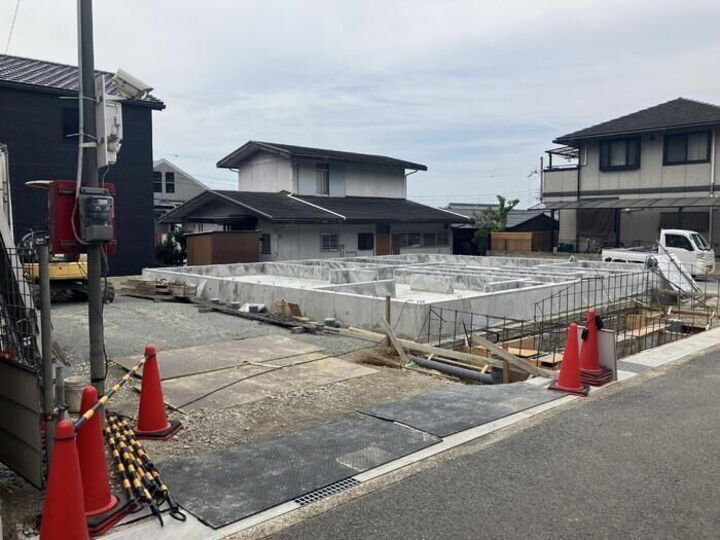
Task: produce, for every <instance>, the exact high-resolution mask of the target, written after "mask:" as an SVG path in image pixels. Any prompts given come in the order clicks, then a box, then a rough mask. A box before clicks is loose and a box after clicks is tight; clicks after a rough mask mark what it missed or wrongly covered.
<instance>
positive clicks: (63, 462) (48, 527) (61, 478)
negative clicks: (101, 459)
mask: <svg viewBox="0 0 720 540" xmlns="http://www.w3.org/2000/svg"><path fill="white" fill-rule="evenodd" d="M56 538H57V539H58V540H62V539H65V538H78V539H83V538H87V539H89V538H90V534H89V533H88V527H87V522H86V521H85V509H84V507H83V486H82V480H81V479H80V462H79V461H78V452H77V447H76V446H75V428H74V427H73V424H72V422H71V421H70V420H60V422H58V424H57V427H56V428H55V445H54V446H53V453H52V457H51V461H50V471H49V475H48V484H47V491H46V493H45V504H44V505H43V512H42V523H41V525H40V539H41V540H55V539H56Z"/></svg>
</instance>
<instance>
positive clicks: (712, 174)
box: [708, 129, 716, 246]
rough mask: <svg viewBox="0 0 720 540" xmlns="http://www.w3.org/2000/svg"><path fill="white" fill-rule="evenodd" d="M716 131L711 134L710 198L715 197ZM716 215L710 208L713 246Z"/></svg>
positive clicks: (713, 209)
mask: <svg viewBox="0 0 720 540" xmlns="http://www.w3.org/2000/svg"><path fill="white" fill-rule="evenodd" d="M715 132H716V130H715V129H713V130H712V131H711V132H710V133H711V135H710V197H715V154H716V152H715V145H716V137H715ZM714 215H715V207H714V206H711V207H710V217H709V221H710V223H709V226H708V229H709V231H708V232H709V236H710V239H709V240H710V245H711V246H712V242H713V221H714V219H713V217H714Z"/></svg>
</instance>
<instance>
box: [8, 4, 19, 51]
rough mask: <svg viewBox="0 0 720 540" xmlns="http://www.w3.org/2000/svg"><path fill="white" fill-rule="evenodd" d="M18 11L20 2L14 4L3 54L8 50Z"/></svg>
mask: <svg viewBox="0 0 720 540" xmlns="http://www.w3.org/2000/svg"><path fill="white" fill-rule="evenodd" d="M19 9H20V0H17V2H16V3H15V12H14V13H13V18H12V22H11V23H10V33H9V34H8V39H7V44H6V45H5V54H7V53H8V51H9V50H10V40H11V39H12V35H13V30H14V29H15V20H16V19H17V14H18V10H19Z"/></svg>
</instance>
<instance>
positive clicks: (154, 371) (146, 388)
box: [135, 345, 182, 441]
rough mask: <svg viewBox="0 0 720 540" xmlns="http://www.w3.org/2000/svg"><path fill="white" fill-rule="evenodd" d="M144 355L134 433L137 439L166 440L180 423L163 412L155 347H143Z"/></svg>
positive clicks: (180, 425)
mask: <svg viewBox="0 0 720 540" xmlns="http://www.w3.org/2000/svg"><path fill="white" fill-rule="evenodd" d="M145 357H146V358H147V360H146V361H145V365H144V366H143V373H142V387H141V388H140V408H139V410H138V418H137V425H136V426H135V435H136V436H137V438H138V439H154V440H160V441H166V440H167V439H169V438H170V437H172V436H173V435H175V434H176V433H177V432H178V431H180V428H181V427H182V424H181V423H180V422H178V421H177V420H170V421H168V418H167V415H166V414H165V400H164V399H163V392H162V386H161V383H160V370H159V368H158V363H157V357H156V355H155V347H153V346H152V345H148V346H147V347H145Z"/></svg>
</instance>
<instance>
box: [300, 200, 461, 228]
mask: <svg viewBox="0 0 720 540" xmlns="http://www.w3.org/2000/svg"><path fill="white" fill-rule="evenodd" d="M295 197H296V198H298V199H302V200H303V201H307V202H310V203H312V204H314V205H317V206H321V207H323V208H326V209H328V210H330V211H331V212H335V213H337V214H340V215H342V216H344V217H345V219H346V220H347V221H355V222H374V221H388V222H415V221H426V222H433V223H438V222H441V223H464V222H468V221H470V220H469V219H467V218H465V217H463V216H459V215H458V214H454V213H451V211H446V210H440V209H439V208H433V207H432V206H425V205H424V204H420V203H416V202H413V201H409V200H407V199H392V198H385V197H315V196H314V197H310V196H306V195H295Z"/></svg>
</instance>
